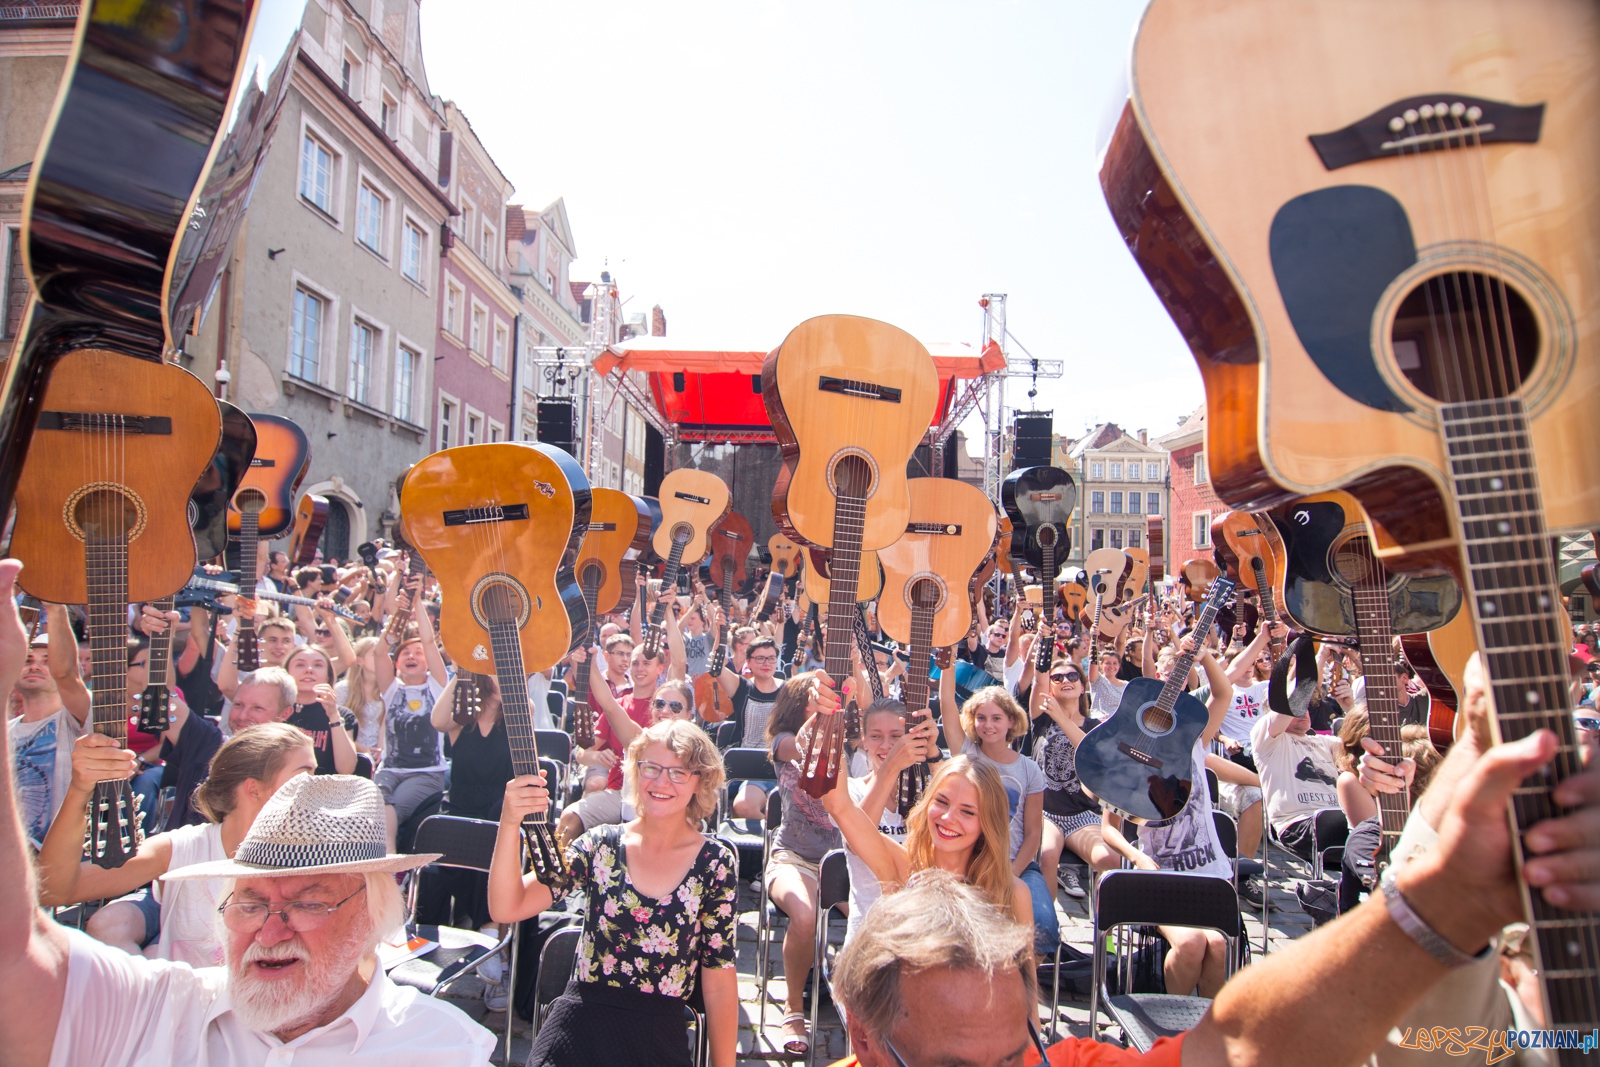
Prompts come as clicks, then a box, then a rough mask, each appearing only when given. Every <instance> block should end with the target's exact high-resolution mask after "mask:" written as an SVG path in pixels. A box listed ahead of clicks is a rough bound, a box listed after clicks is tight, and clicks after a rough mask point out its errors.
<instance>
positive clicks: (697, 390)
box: [594, 337, 1005, 443]
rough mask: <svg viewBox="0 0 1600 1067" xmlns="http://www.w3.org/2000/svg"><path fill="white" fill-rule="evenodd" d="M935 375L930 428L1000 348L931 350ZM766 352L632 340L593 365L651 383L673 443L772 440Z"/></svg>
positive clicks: (994, 363) (999, 361) (993, 366)
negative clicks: (765, 393)
mask: <svg viewBox="0 0 1600 1067" xmlns="http://www.w3.org/2000/svg"><path fill="white" fill-rule="evenodd" d="M930 351H931V354H932V355H933V363H934V366H935V368H937V370H938V372H939V402H938V403H937V404H936V405H935V406H934V412H933V421H932V423H931V424H930V425H934V426H937V425H938V424H939V422H940V421H941V420H942V419H943V418H944V416H945V413H946V412H948V411H949V410H950V405H951V403H952V402H953V401H954V399H955V394H956V382H957V381H958V380H960V379H966V378H977V377H979V376H981V375H983V374H986V373H988V372H989V371H993V370H998V369H999V368H1001V367H1004V366H1005V356H1004V354H1002V353H1001V351H1000V346H999V345H997V344H995V343H994V342H992V341H991V342H990V343H989V345H988V347H987V348H985V349H984V351H983V352H982V353H981V354H980V353H978V352H974V351H972V349H971V346H969V345H954V344H946V345H935V346H930ZM766 358H767V354H766V353H765V352H750V351H723V350H713V349H686V348H678V347H668V345H667V339H666V338H665V337H638V338H634V339H632V340H630V341H626V342H623V343H622V344H618V345H612V346H611V348H609V349H608V350H607V351H606V352H605V354H603V355H601V356H600V357H599V358H598V359H596V360H595V363H594V366H595V369H596V370H598V371H600V373H602V374H609V373H611V372H612V371H613V370H621V371H640V372H642V373H644V374H647V375H648V376H649V379H650V392H651V396H652V398H653V399H654V400H655V403H656V409H657V410H658V411H659V412H660V413H661V414H662V416H663V417H665V418H666V420H667V421H668V422H671V423H673V424H675V425H676V426H677V428H678V437H679V440H683V441H709V442H713V443H717V442H726V441H734V442H749V443H753V442H760V441H768V442H770V441H775V440H776V437H775V436H774V435H773V433H772V423H771V422H770V421H768V419H767V409H766V405H765V404H763V403H762V401H761V380H760V375H761V365H762V363H763V362H764V361H765V360H766Z"/></svg>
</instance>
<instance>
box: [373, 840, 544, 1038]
mask: <svg viewBox="0 0 1600 1067" xmlns="http://www.w3.org/2000/svg"><path fill="white" fill-rule="evenodd" d="M499 830H500V824H499V823H496V822H491V821H489V820H487V819H464V818H461V817H460V816H457V815H431V816H429V817H428V818H426V819H424V820H423V821H422V825H421V826H419V827H417V836H416V851H417V852H439V853H443V855H441V856H440V857H439V859H437V860H435V861H434V862H433V864H431V865H430V866H439V867H457V868H461V869H464V870H470V871H480V872H482V873H484V874H488V873H489V864H490V863H491V861H493V859H494V843H495V837H496V835H497V834H498V833H499ZM419 881H420V879H417V878H413V879H412V880H411V900H410V901H409V902H408V903H409V908H410V911H411V913H412V914H413V915H415V914H416V904H417V900H416V893H417V885H418V882H419ZM520 925H521V924H520V923H512V924H511V926H510V928H509V929H507V931H506V934H505V936H504V937H502V938H501V939H500V940H499V941H498V942H495V941H494V940H493V939H491V938H489V937H486V936H484V935H483V934H480V933H479V932H478V931H476V930H459V929H456V928H454V927H449V926H442V927H436V928H429V927H419V928H418V932H419V933H420V934H422V936H424V937H427V938H428V939H429V940H430V941H438V942H440V944H439V947H438V948H436V949H434V950H433V951H432V952H430V953H428V955H427V956H425V957H418V958H416V959H413V960H407V961H405V962H404V963H402V964H400V965H398V966H396V967H395V968H394V969H393V970H391V971H390V972H389V978H390V980H391V981H393V982H395V983H396V984H398V985H406V986H411V987H412V988H414V989H418V990H421V991H422V992H423V993H426V994H427V995H428V996H430V997H435V996H438V995H439V993H440V992H442V991H443V990H444V989H445V987H447V986H448V985H450V984H451V983H452V982H454V981H456V980H457V979H458V978H463V977H465V976H466V975H469V974H477V973H478V969H479V968H480V967H482V966H483V964H484V963H485V962H487V961H488V960H489V959H490V958H491V957H492V956H494V955H495V954H496V953H498V952H500V951H502V950H503V949H505V947H506V946H507V945H513V944H515V943H516V939H517V930H518V927H519V926H520ZM430 929H432V931H433V932H432V934H431V935H430V933H429V930H430ZM447 941H451V942H455V943H456V944H454V945H451V944H447V943H446V942H447ZM502 973H504V974H505V976H506V1004H507V1010H506V1035H505V1041H506V1044H505V1047H506V1050H507V1053H508V1054H509V1051H510V1048H511V1022H512V1018H511V1017H512V1014H513V1013H512V1012H511V1010H510V1004H511V1003H512V1002H513V1000H514V997H515V994H516V989H515V985H516V967H515V961H514V960H507V961H506V963H505V964H504V966H503V971H502Z"/></svg>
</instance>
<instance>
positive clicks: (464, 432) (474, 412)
mask: <svg viewBox="0 0 1600 1067" xmlns="http://www.w3.org/2000/svg"><path fill="white" fill-rule="evenodd" d="M462 410H463V411H464V412H465V414H464V415H463V416H462V419H461V443H462V444H464V445H476V444H481V443H482V441H483V435H484V426H485V420H484V417H483V412H481V411H479V410H478V409H477V408H475V407H472V406H471V405H470V404H469V405H465V406H464V407H463V409H462ZM474 424H476V428H474Z"/></svg>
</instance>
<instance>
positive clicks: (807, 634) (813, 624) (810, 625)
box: [789, 601, 817, 678]
mask: <svg viewBox="0 0 1600 1067" xmlns="http://www.w3.org/2000/svg"><path fill="white" fill-rule="evenodd" d="M816 632H817V605H816V602H815V601H813V602H812V604H811V606H810V607H809V608H807V609H806V621H805V625H803V626H801V627H800V633H799V636H797V637H796V638H795V641H794V659H793V661H792V662H791V663H790V664H789V676H790V677H791V678H792V677H794V676H795V675H796V674H799V673H800V665H801V664H802V663H804V662H805V661H806V641H808V640H809V639H810V638H811V635H812V634H814V633H816Z"/></svg>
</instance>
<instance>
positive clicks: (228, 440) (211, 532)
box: [189, 400, 256, 561]
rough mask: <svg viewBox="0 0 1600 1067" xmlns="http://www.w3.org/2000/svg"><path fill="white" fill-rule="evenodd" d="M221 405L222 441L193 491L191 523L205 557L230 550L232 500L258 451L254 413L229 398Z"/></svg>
mask: <svg viewBox="0 0 1600 1067" xmlns="http://www.w3.org/2000/svg"><path fill="white" fill-rule="evenodd" d="M217 407H218V408H220V409H221V410H222V441H221V442H220V443H219V444H218V445H217V451H216V453H215V454H214V455H213V456H212V457H211V464H210V466H208V467H207V468H206V470H205V473H204V474H202V475H200V480H199V481H198V482H196V483H195V484H194V489H193V491H191V492H190V493H189V525H190V526H191V527H193V529H194V547H195V554H196V555H197V556H199V557H200V559H201V560H202V561H204V560H213V559H216V558H217V557H218V556H220V555H222V554H223V553H224V552H225V551H227V548H228V503H229V501H231V500H232V499H233V494H234V493H236V492H238V491H239V486H240V484H241V483H242V482H243V481H244V475H245V472H246V471H248V470H249V469H250V461H251V460H252V459H254V458H255V454H256V426H255V423H253V422H251V421H250V416H249V415H246V414H245V413H244V412H243V411H241V410H240V409H239V408H237V407H235V406H234V405H232V404H230V403H228V402H227V401H226V400H218V401H217Z"/></svg>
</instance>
